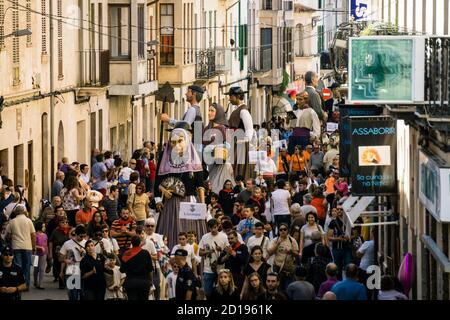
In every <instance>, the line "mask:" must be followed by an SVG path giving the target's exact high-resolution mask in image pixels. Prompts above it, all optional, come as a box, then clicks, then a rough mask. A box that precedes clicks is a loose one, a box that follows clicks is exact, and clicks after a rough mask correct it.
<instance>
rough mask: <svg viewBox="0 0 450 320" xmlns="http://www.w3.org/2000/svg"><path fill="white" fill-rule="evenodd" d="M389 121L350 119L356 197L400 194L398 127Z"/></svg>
mask: <svg viewBox="0 0 450 320" xmlns="http://www.w3.org/2000/svg"><path fill="white" fill-rule="evenodd" d="M396 124H397V123H396V121H395V120H394V119H392V118H389V117H384V116H379V117H353V118H350V132H351V146H350V161H351V180H352V194H354V195H382V194H396V193H397V175H396V173H397V171H396V164H397V160H396V159H397V135H396V133H397V126H396Z"/></svg>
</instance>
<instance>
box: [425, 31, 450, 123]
mask: <svg viewBox="0 0 450 320" xmlns="http://www.w3.org/2000/svg"><path fill="white" fill-rule="evenodd" d="M425 101H428V105H427V106H426V108H423V107H419V108H418V111H419V112H423V113H424V114H426V115H427V116H429V117H433V118H443V117H445V118H449V117H450V37H433V38H426V39H425Z"/></svg>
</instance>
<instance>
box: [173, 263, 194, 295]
mask: <svg viewBox="0 0 450 320" xmlns="http://www.w3.org/2000/svg"><path fill="white" fill-rule="evenodd" d="M196 283H197V278H196V277H195V275H194V273H193V272H192V270H191V268H189V266H188V265H187V264H185V265H184V267H183V268H181V269H180V272H179V273H178V276H177V282H176V285H175V299H176V300H185V299H186V293H187V292H188V291H192V297H191V300H195V298H196V297H197V289H196Z"/></svg>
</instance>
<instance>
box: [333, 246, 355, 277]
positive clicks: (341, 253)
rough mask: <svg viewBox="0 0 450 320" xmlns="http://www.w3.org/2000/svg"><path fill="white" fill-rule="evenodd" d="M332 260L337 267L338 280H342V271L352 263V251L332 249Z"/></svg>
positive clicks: (349, 249) (348, 249)
mask: <svg viewBox="0 0 450 320" xmlns="http://www.w3.org/2000/svg"><path fill="white" fill-rule="evenodd" d="M333 260H334V263H335V264H336V266H337V267H338V275H337V277H338V279H339V280H342V270H343V269H344V268H345V267H346V266H347V265H348V264H349V263H350V262H352V249H351V248H350V247H348V248H346V247H344V248H343V249H334V248H333Z"/></svg>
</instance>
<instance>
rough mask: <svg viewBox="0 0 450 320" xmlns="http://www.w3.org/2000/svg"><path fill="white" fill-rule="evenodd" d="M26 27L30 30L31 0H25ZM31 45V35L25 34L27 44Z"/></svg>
mask: <svg viewBox="0 0 450 320" xmlns="http://www.w3.org/2000/svg"><path fill="white" fill-rule="evenodd" d="M26 8H27V29H28V30H31V0H27V3H26ZM30 45H31V35H28V36H27V46H30Z"/></svg>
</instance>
